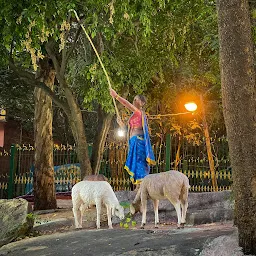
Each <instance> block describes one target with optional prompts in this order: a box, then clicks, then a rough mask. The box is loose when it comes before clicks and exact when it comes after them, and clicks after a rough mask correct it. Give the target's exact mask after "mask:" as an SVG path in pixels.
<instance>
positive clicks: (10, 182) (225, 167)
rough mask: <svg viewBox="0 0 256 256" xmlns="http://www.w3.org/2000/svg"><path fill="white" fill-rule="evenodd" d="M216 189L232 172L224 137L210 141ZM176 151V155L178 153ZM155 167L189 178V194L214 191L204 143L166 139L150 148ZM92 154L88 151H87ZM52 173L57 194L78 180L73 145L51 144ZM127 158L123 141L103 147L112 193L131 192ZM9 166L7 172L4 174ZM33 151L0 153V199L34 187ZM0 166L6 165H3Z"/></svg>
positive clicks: (25, 148)
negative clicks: (152, 151)
mask: <svg viewBox="0 0 256 256" xmlns="http://www.w3.org/2000/svg"><path fill="white" fill-rule="evenodd" d="M211 144H212V149H213V152H214V160H215V169H216V176H217V182H218V190H229V189H231V185H232V171H231V168H230V161H229V156H228V145H227V140H226V138H225V137H221V138H212V139H211ZM178 148H179V152H180V153H179V154H177V152H178ZM153 150H154V153H155V157H156V166H154V167H151V173H158V172H163V171H167V170H170V169H175V168H176V169H177V170H178V171H181V172H183V173H184V174H185V175H187V176H188V178H189V180H190V185H191V188H190V190H191V191H194V192H202V191H209V192H210V191H213V187H212V184H211V173H210V168H209V162H208V158H207V150H206V146H205V143H204V141H202V142H201V143H200V144H198V145H195V144H194V143H191V142H190V141H188V140H186V139H183V140H182V141H180V139H179V138H178V137H173V136H170V135H168V136H166V140H165V141H164V142H163V143H161V144H160V143H159V144H155V145H153ZM89 151H91V148H90V149H89ZM53 154H54V173H55V187H56V191H57V192H65V191H69V190H70V189H71V187H72V186H73V185H74V184H75V183H77V182H78V181H80V180H81V177H80V166H79V163H78V159H77V155H76V150H75V145H54V152H53ZM126 155H127V144H126V143H125V142H119V143H114V142H111V143H108V144H106V146H105V150H104V154H103V160H102V162H101V168H100V173H101V174H103V175H105V176H106V177H107V178H108V180H109V183H110V184H111V185H112V187H113V189H114V190H115V191H117V190H133V185H132V184H131V182H130V180H129V176H128V174H127V172H126V171H124V168H123V167H124V163H125V159H126ZM7 160H8V163H9V166H8V167H9V168H8V172H4V170H5V169H6V168H5V166H6V165H7ZM33 161H34V148H33V146H31V145H22V146H20V145H13V146H12V148H11V149H10V150H2V151H0V163H1V166H0V198H7V197H8V198H12V197H17V196H20V195H24V194H27V193H29V192H31V191H32V188H33V171H34V164H33ZM2 163H5V165H4V164H2Z"/></svg>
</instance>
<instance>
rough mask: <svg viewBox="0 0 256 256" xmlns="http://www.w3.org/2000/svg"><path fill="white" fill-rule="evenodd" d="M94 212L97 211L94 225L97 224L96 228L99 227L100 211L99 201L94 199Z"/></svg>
mask: <svg viewBox="0 0 256 256" xmlns="http://www.w3.org/2000/svg"><path fill="white" fill-rule="evenodd" d="M96 212H97V220H96V226H97V229H100V213H101V202H100V201H96Z"/></svg>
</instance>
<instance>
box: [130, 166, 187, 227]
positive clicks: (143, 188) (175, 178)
mask: <svg viewBox="0 0 256 256" xmlns="http://www.w3.org/2000/svg"><path fill="white" fill-rule="evenodd" d="M189 188H190V186H189V180H188V177H187V176H186V175H184V174H183V173H181V172H179V171H168V172H161V173H156V174H149V175H147V176H146V177H145V178H144V179H143V180H142V182H141V185H140V188H139V190H138V192H137V194H136V197H135V199H134V200H133V202H132V204H131V205H130V211H131V213H132V214H134V213H135V206H136V205H138V203H141V211H142V223H141V228H143V227H144V225H145V224H146V212H147V199H148V198H150V199H152V200H153V205H154V211H155V227H157V226H158V224H159V217H158V205H159V200H161V199H168V200H169V201H170V202H171V203H172V204H173V206H174V208H175V210H176V213H177V217H178V228H180V227H182V228H183V227H184V224H185V223H186V213H187V208H188V190H189Z"/></svg>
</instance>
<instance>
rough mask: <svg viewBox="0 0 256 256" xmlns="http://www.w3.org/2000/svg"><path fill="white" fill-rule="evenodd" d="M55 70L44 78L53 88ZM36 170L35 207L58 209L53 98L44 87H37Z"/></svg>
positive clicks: (36, 208) (35, 126)
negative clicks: (55, 178)
mask: <svg viewBox="0 0 256 256" xmlns="http://www.w3.org/2000/svg"><path fill="white" fill-rule="evenodd" d="M54 79H55V72H54V71H53V70H49V72H47V71H46V74H44V75H43V80H44V82H45V84H46V85H47V86H49V87H50V88H51V89H53V84H54ZM34 129H35V172H34V200H35V201H34V209H35V210H45V209H56V208H57V202H56V195H55V184H54V169H53V141H52V100H51V98H50V97H49V96H47V95H46V94H45V92H44V91H43V90H42V89H39V88H36V89H35V120H34Z"/></svg>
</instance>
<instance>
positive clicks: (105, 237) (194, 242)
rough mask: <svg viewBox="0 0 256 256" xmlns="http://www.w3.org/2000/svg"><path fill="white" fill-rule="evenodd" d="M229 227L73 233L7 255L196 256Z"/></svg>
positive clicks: (9, 248) (11, 247)
mask: <svg viewBox="0 0 256 256" xmlns="http://www.w3.org/2000/svg"><path fill="white" fill-rule="evenodd" d="M234 230H235V228H234V227H233V226H232V225H219V226H218V225H217V226H214V225H213V226H206V227H205V226H204V227H198V228H194V227H186V228H185V229H183V230H177V229H175V228H171V229H170V230H160V229H159V230H158V229H154V230H140V229H136V230H125V229H114V230H108V229H102V230H86V229H83V230H75V231H70V232H67V233H56V234H52V235H45V236H41V237H35V238H30V239H25V240H21V241H19V242H15V243H10V244H8V245H6V246H4V247H2V249H0V255H8V256H13V255H15V256H58V255H60V256H71V255H76V256H80V255H81V256H82V255H83V256H84V255H86V256H87V255H88V256H91V255H93V256H94V255H97V256H107V255H111V256H116V255H140V256H144V255H150V256H151V255H158V256H162V255H168V256H172V255H175V256H180V255H182V256H183V255H188V256H192V255H199V254H200V252H201V251H202V250H203V248H204V247H205V246H206V245H207V244H209V243H210V242H211V241H212V240H213V239H214V238H217V237H219V236H222V235H231V234H232V233H233V232H234Z"/></svg>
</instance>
